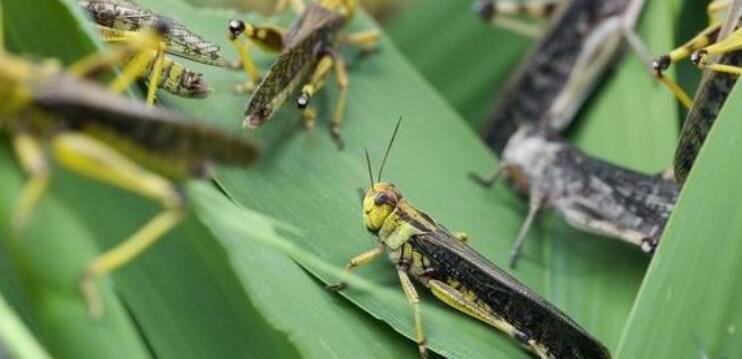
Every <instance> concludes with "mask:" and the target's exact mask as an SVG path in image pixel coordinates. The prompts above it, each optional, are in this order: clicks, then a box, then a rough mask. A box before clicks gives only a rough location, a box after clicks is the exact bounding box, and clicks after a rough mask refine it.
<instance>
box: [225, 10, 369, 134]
mask: <svg viewBox="0 0 742 359" xmlns="http://www.w3.org/2000/svg"><path fill="white" fill-rule="evenodd" d="M357 7H358V1H357V0H318V1H316V2H313V3H312V4H311V5H309V6H308V7H307V8H306V9H305V10H304V11H303V12H302V13H301V14H300V15H299V17H298V18H297V19H296V20H295V21H294V22H293V24H292V25H291V27H290V28H289V30H288V31H286V32H285V35H282V32H281V31H279V30H273V31H271V30H269V29H267V28H265V27H263V28H256V27H254V26H252V25H249V24H246V23H244V22H242V21H239V20H232V21H230V23H229V32H230V40H231V42H232V44H234V46H235V47H236V48H237V51H238V53H239V55H240V59H241V60H242V64H243V67H244V69H245V70H246V72H247V73H248V75H249V76H250V81H249V82H248V84H247V85H246V86H245V88H252V87H254V91H253V94H252V97H251V98H250V101H249V103H248V104H247V108H246V110H245V117H244V120H243V126H244V127H245V128H247V129H255V128H257V127H259V126H261V125H263V124H264V123H265V122H266V121H268V120H269V119H270V118H271V117H272V116H273V115H274V114H275V113H276V112H277V111H278V109H279V108H280V107H281V106H282V105H283V103H284V102H285V101H286V99H287V98H288V96H289V95H290V94H291V93H293V91H294V90H295V89H296V88H297V87H299V86H300V85H302V87H301V93H300V95H299V96H298V98H297V99H296V105H297V107H298V108H299V109H300V111H301V113H302V117H303V120H304V124H305V126H306V127H307V128H313V126H314V122H315V119H316V117H317V113H316V110H315V109H313V108H312V107H310V102H311V99H312V97H313V96H314V95H315V94H316V93H317V91H319V90H320V89H321V88H322V87H323V86H324V84H325V79H326V77H327V76H328V74H329V73H330V71H331V70H332V69H334V70H335V77H336V82H337V86H338V88H339V90H340V91H339V97H338V100H337V103H336V105H335V114H334V116H333V119H332V123H331V127H330V133H331V136H332V138H333V140H334V141H335V143H336V144H337V145H338V147H339V148H342V147H343V141H342V138H341V136H340V126H341V122H342V118H343V113H344V111H345V106H346V101H347V95H348V86H349V79H348V73H347V70H346V66H345V61H344V60H343V58H342V56H341V54H340V53H339V45H340V44H345V43H349V44H355V45H360V46H361V47H362V48H364V49H372V48H374V47H375V46H376V43H377V42H378V38H379V33H378V31H376V30H369V31H363V32H358V33H345V32H343V30H344V29H345V27H346V25H347V24H348V23H349V22H350V21H351V20H352V19H353V16H354V14H355V12H356V9H357ZM243 34H244V35H245V36H246V37H247V38H248V41H247V42H246V43H243V42H242V41H241V40H240V38H239V36H240V35H243ZM250 43H256V44H258V45H259V46H261V47H263V48H265V49H270V50H274V51H278V52H279V54H278V57H277V58H276V60H275V61H274V62H273V64H272V65H271V67H270V69H269V70H268V72H267V74H266V75H265V76H264V77H263V78H262V80H260V81H259V74H258V71H257V69H256V66H255V64H254V63H253V61H252V59H251V57H250V53H249V47H248V44H250ZM258 82H259V83H258ZM256 83H258V84H257V87H255V85H254V84H256Z"/></svg>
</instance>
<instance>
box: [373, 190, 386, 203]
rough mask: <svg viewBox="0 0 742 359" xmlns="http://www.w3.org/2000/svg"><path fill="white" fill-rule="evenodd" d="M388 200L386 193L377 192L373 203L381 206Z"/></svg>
mask: <svg viewBox="0 0 742 359" xmlns="http://www.w3.org/2000/svg"><path fill="white" fill-rule="evenodd" d="M388 200H389V196H388V195H387V194H386V193H384V192H381V193H379V194H377V195H376V197H375V198H374V204H375V205H377V206H381V205H383V204H384V203H387V201H388Z"/></svg>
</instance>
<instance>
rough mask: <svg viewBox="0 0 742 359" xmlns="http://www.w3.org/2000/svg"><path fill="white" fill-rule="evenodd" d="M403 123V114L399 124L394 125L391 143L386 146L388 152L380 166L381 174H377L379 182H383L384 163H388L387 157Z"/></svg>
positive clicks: (398, 121)
mask: <svg viewBox="0 0 742 359" xmlns="http://www.w3.org/2000/svg"><path fill="white" fill-rule="evenodd" d="M400 124H402V116H399V120H397V126H396V127H394V132H393V133H392V138H391V139H390V140H389V145H387V146H386V152H385V153H384V160H383V161H381V167H379V175H378V176H377V179H378V180H377V182H381V172H383V171H384V165H385V164H386V159H387V158H388V157H389V151H391V149H392V145H393V144H394V139H395V138H396V137H397V131H398V130H399V125H400Z"/></svg>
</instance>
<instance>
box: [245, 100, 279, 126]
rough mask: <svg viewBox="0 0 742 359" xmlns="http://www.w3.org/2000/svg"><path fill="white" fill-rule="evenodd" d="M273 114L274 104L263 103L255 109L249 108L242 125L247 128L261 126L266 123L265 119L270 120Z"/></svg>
mask: <svg viewBox="0 0 742 359" xmlns="http://www.w3.org/2000/svg"><path fill="white" fill-rule="evenodd" d="M272 116H273V106H271V105H270V104H262V105H260V106H258V107H257V108H255V109H248V111H247V114H245V120H244V122H243V123H242V126H243V127H245V128H246V129H255V128H258V127H260V125H262V124H263V123H265V121H268V119H270V118H271V117H272Z"/></svg>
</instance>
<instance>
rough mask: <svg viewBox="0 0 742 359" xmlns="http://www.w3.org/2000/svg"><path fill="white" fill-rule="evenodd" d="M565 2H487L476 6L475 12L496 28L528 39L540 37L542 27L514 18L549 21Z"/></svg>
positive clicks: (546, 0) (498, 0)
mask: <svg viewBox="0 0 742 359" xmlns="http://www.w3.org/2000/svg"><path fill="white" fill-rule="evenodd" d="M562 1H563V0H531V1H525V2H521V1H506V0H496V1H494V0H485V1H480V2H477V3H476V4H474V11H475V12H476V13H477V14H478V15H479V17H481V18H482V20H484V21H486V22H489V23H491V24H493V25H495V26H499V27H502V28H504V29H507V30H510V31H512V32H515V33H517V34H521V35H524V36H526V37H532V38H535V37H538V36H539V35H540V34H541V28H540V26H536V25H533V24H531V23H529V22H526V21H523V20H520V19H517V18H515V17H513V16H527V17H531V18H536V19H542V20H543V19H547V18H548V17H549V16H551V14H552V13H554V11H555V10H556V8H557V7H558V6H559V4H560V3H561V2H562Z"/></svg>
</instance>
